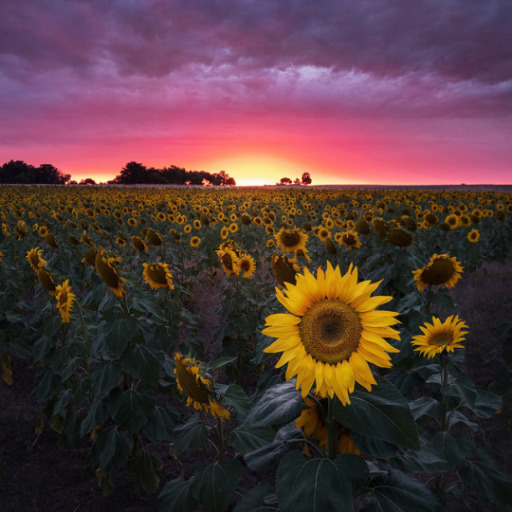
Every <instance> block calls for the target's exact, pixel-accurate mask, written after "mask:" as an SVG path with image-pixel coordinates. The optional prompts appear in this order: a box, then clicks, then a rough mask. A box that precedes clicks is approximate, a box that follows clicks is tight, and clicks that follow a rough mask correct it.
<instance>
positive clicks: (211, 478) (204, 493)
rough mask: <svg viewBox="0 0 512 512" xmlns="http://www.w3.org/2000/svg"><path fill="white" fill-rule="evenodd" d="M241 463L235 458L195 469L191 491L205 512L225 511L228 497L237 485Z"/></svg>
mask: <svg viewBox="0 0 512 512" xmlns="http://www.w3.org/2000/svg"><path fill="white" fill-rule="evenodd" d="M241 476H242V465H241V464H240V462H238V461H237V460H235V459H228V460H227V461H226V462H224V463H223V464H219V463H218V462H216V463H214V464H211V465H210V466H207V467H206V468H204V469H203V470H200V471H197V472H196V474H195V476H194V484H193V488H192V492H193V495H194V498H195V499H196V500H198V501H199V502H200V503H201V505H202V506H203V508H204V509H205V510H206V511H207V512H225V510H226V507H227V504H228V498H229V496H230V495H231V494H233V492H234V491H235V489H236V488H237V487H238V482H239V480H240V477H241Z"/></svg>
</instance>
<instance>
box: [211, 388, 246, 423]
mask: <svg viewBox="0 0 512 512" xmlns="http://www.w3.org/2000/svg"><path fill="white" fill-rule="evenodd" d="M216 390H217V391H218V392H219V393H220V394H221V395H222V399H221V401H222V404H223V405H231V406H233V407H234V408H235V409H236V412H237V413H238V414H239V416H244V415H245V414H246V413H247V411H248V410H249V409H250V408H251V405H250V404H249V399H248V398H247V395H246V394H245V391H244V390H243V389H242V388H241V387H240V386H237V385H236V384H231V385H229V386H226V385H224V384H217V385H216Z"/></svg>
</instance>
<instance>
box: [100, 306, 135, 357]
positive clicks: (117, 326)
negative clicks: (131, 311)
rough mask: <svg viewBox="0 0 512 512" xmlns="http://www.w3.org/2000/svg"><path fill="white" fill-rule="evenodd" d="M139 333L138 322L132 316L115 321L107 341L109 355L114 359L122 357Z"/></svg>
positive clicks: (108, 333)
mask: <svg viewBox="0 0 512 512" xmlns="http://www.w3.org/2000/svg"><path fill="white" fill-rule="evenodd" d="M137 332H138V329H137V320H136V319H135V318H133V317H131V316H130V317H128V318H120V319H116V320H114V321H113V322H112V324H111V327H110V329H109V330H108V332H107V335H106V339H105V346H106V349H107V353H108V354H109V355H110V356H111V357H113V358H116V357H121V356H122V355H123V353H124V351H125V350H126V347H127V346H128V344H129V343H130V341H131V340H132V339H133V338H134V337H135V335H136V334H137Z"/></svg>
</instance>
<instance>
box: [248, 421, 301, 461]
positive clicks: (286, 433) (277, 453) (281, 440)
mask: <svg viewBox="0 0 512 512" xmlns="http://www.w3.org/2000/svg"><path fill="white" fill-rule="evenodd" d="M303 439H304V435H303V433H302V430H300V429H298V428H295V426H294V425H293V423H290V424H289V425H286V426H284V427H282V428H281V429H279V430H278V432H277V434H276V436H275V438H274V440H273V441H272V443H270V444H267V445H266V446H263V447H261V448H259V449H258V450H254V451H253V452H250V453H248V454H246V455H245V457H244V459H245V462H246V464H247V465H248V466H249V468H251V469H252V470H253V471H262V470H265V469H268V468H270V467H271V466H273V465H274V464H275V463H276V462H277V461H278V460H279V459H280V458H281V456H282V455H283V454H284V453H286V452H287V451H288V450H289V449H290V444H291V443H289V441H292V440H296V441H301V440H303Z"/></svg>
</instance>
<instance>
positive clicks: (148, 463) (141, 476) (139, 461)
mask: <svg viewBox="0 0 512 512" xmlns="http://www.w3.org/2000/svg"><path fill="white" fill-rule="evenodd" d="M160 464H161V462H160V460H159V459H158V458H157V457H156V456H155V455H154V454H152V453H148V452H147V451H146V450H143V451H142V452H140V453H138V454H137V455H136V456H135V457H134V458H133V459H130V460H129V461H128V462H127V463H126V469H128V471H129V472H130V474H131V475H132V476H133V478H134V479H135V481H136V482H137V484H138V485H140V486H141V487H142V488H143V489H144V490H145V491H146V492H147V493H148V494H151V493H153V492H156V491H157V489H158V485H159V484H160V478H159V477H158V474H157V471H158V469H159V467H160Z"/></svg>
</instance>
